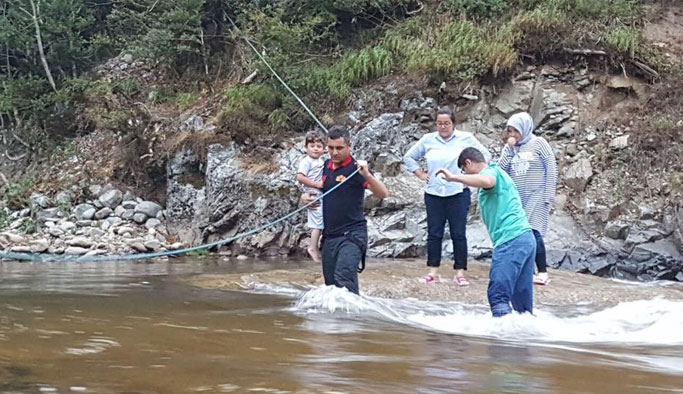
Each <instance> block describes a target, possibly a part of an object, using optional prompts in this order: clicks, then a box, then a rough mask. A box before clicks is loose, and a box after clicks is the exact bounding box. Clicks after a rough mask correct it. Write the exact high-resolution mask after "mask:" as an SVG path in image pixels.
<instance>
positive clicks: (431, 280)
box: [421, 275, 436, 284]
mask: <svg viewBox="0 0 683 394" xmlns="http://www.w3.org/2000/svg"><path fill="white" fill-rule="evenodd" d="M421 281H422V282H424V283H426V284H433V283H436V278H435V277H433V276H432V275H427V276H425V277H424V278H422V279H421Z"/></svg>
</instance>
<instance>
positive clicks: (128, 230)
mask: <svg viewBox="0 0 683 394" xmlns="http://www.w3.org/2000/svg"><path fill="white" fill-rule="evenodd" d="M134 232H135V230H133V228H132V227H128V226H121V227H119V228H117V229H116V234H118V235H123V234H126V233H128V234H133V233H134Z"/></svg>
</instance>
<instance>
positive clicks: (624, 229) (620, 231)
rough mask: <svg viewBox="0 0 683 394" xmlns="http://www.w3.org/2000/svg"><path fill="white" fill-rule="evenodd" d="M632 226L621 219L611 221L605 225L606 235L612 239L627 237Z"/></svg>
mask: <svg viewBox="0 0 683 394" xmlns="http://www.w3.org/2000/svg"><path fill="white" fill-rule="evenodd" d="M630 227H631V226H629V225H628V224H627V223H624V222H621V221H615V222H610V223H608V224H607V226H605V235H606V236H607V237H609V238H612V239H626V236H627V235H628V230H629V229H630Z"/></svg>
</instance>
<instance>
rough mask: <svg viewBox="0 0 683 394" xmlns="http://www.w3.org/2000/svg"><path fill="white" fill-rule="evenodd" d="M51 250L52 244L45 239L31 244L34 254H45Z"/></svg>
mask: <svg viewBox="0 0 683 394" xmlns="http://www.w3.org/2000/svg"><path fill="white" fill-rule="evenodd" d="M49 248H50V243H49V242H48V241H47V240H45V239H37V240H35V241H33V242H31V252H32V253H45V252H47V250H48V249H49Z"/></svg>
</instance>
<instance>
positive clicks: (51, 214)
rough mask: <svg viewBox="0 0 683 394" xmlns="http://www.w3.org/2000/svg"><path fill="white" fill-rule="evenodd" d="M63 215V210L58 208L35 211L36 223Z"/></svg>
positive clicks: (57, 218)
mask: <svg viewBox="0 0 683 394" xmlns="http://www.w3.org/2000/svg"><path fill="white" fill-rule="evenodd" d="M63 217H64V212H62V210H61V209H59V208H47V209H43V210H41V211H38V213H36V220H37V221H38V223H45V222H48V221H51V222H55V221H58V220H59V219H61V218H63Z"/></svg>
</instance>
